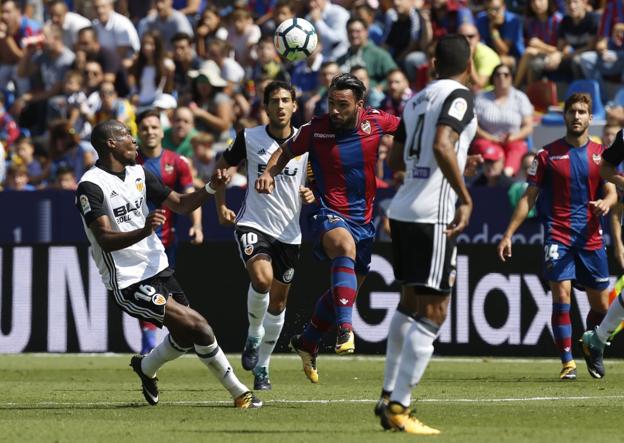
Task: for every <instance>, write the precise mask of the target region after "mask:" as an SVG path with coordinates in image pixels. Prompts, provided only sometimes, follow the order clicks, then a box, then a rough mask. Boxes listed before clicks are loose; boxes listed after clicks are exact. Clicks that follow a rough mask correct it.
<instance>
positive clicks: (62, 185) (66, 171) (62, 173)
mask: <svg viewBox="0 0 624 443" xmlns="http://www.w3.org/2000/svg"><path fill="white" fill-rule="evenodd" d="M53 187H54V188H56V189H61V190H63V191H75V190H76V188H78V183H77V182H76V175H75V174H74V171H73V169H71V168H70V167H67V166H61V167H60V168H58V169H57V171H56V179H55V180H54V185H53Z"/></svg>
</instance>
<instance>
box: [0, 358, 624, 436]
mask: <svg viewBox="0 0 624 443" xmlns="http://www.w3.org/2000/svg"><path fill="white" fill-rule="evenodd" d="M229 357H230V361H231V362H232V363H233V364H234V367H235V370H236V371H237V374H238V376H239V377H240V378H241V379H242V380H243V381H244V382H246V383H248V385H251V384H252V380H251V375H250V373H247V372H245V371H243V370H242V369H241V368H240V363H239V356H238V355H231V356H229ZM129 360H130V356H129V355H115V356H101V355H90V356H76V355H52V356H47V355H8V356H7V355H5V356H1V357H0V441H2V442H31V441H45V442H90V441H101V442H107V443H120V442H151V443H154V442H158V443H160V442H176V443H180V442H186V441H192V442H206V441H214V442H253V443H256V442H279V441H280V440H281V442H282V443H289V442H307V441H309V442H315V443H329V442H336V443H346V442H390V441H392V442H395V441H396V442H402V441H413V440H415V439H417V440H419V441H424V440H431V441H435V442H439V443H442V442H458V441H461V442H463V443H469V442H475V443H476V442H540V441H551V442H556V441H591V442H592V443H597V442H607V441H609V442H613V441H621V439H622V438H623V437H622V432H623V430H622V427H621V417H622V413H624V406H623V405H624V361H618V360H611V361H608V362H607V365H606V368H607V377H606V378H605V379H604V380H594V379H592V378H590V376H589V375H588V374H587V371H586V369H585V364H584V362H583V361H578V360H577V364H578V365H579V367H578V380H576V381H573V382H560V381H559V380H558V373H559V369H560V364H559V363H558V362H557V361H555V360H526V359H519V360H510V359H504V360H503V359H434V360H433V361H432V363H431V364H430V366H429V368H428V370H427V373H426V374H425V377H424V379H423V380H422V382H421V384H420V386H419V387H417V388H416V389H415V391H414V397H415V399H416V400H417V403H416V404H417V416H418V418H420V419H421V420H422V421H423V422H424V423H426V424H428V425H430V426H433V427H436V428H439V429H441V430H442V434H441V435H439V436H434V437H417V436H412V435H406V434H399V433H392V432H384V431H383V430H382V429H381V427H380V426H379V422H378V420H376V418H375V417H374V415H373V405H374V402H375V401H376V399H377V396H378V394H379V391H380V387H381V380H382V374H383V359H382V358H380V357H374V358H364V357H345V358H337V357H333V356H332V357H330V356H326V355H321V356H320V357H319V360H318V367H319V374H320V379H321V383H320V384H319V385H312V384H310V383H309V382H308V381H307V379H306V378H305V376H304V374H303V372H302V370H301V367H300V362H299V359H298V358H296V357H290V356H287V357H281V356H277V357H275V358H274V359H273V361H272V370H271V380H272V382H273V390H272V391H269V392H260V393H259V394H258V395H259V396H260V397H261V398H262V399H263V400H264V401H265V406H264V407H263V408H262V409H259V410H248V411H240V410H236V409H234V408H233V407H232V401H231V400H230V398H229V397H228V395H227V393H226V392H225V391H224V390H223V389H222V388H221V386H220V385H218V384H217V383H216V382H215V380H214V379H213V378H212V376H211V374H210V372H209V371H208V369H207V368H206V367H205V366H203V365H202V364H201V363H200V362H199V361H198V360H197V359H196V358H193V357H191V356H187V357H184V358H181V359H178V360H176V361H174V362H172V363H169V364H168V365H167V366H165V368H163V369H162V370H161V371H160V373H159V378H160V389H161V395H160V404H159V405H158V406H155V407H151V406H148V405H147V404H146V403H145V401H144V400H143V397H142V395H141V392H140V388H139V386H140V385H139V380H138V378H137V377H136V375H135V374H134V373H133V372H132V370H131V369H130V368H129V367H128V363H129Z"/></svg>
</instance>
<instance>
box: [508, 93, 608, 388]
mask: <svg viewBox="0 0 624 443" xmlns="http://www.w3.org/2000/svg"><path fill="white" fill-rule="evenodd" d="M591 109H592V101H591V97H590V96H589V95H588V94H584V93H582V94H573V95H571V96H570V97H569V98H568V99H567V100H566V102H565V106H564V119H565V124H566V135H565V137H564V138H561V139H559V140H556V141H554V142H553V143H551V144H549V145H546V146H545V147H544V149H542V150H541V151H539V152H538V153H537V156H536V158H535V160H534V161H533V165H532V166H531V168H530V169H529V171H528V182H529V187H528V188H527V190H526V191H525V193H524V195H523V196H522V198H521V199H520V201H519V202H518V205H517V206H516V210H515V211H514V213H513V215H512V217H511V221H510V222H509V226H508V227H507V230H506V231H505V234H504V236H503V239H502V240H501V241H500V243H499V244H498V254H499V256H500V258H501V260H503V261H505V260H506V259H508V258H510V257H511V238H512V236H513V234H514V232H515V231H516V229H518V227H519V226H520V224H521V223H522V222H523V221H524V219H525V218H526V216H527V214H528V212H529V210H530V209H531V208H532V207H533V205H534V204H535V201H536V199H537V197H538V195H539V197H540V198H539V201H538V204H539V209H540V213H541V215H542V217H543V218H544V223H545V232H546V233H547V234H546V238H544V252H545V256H544V265H545V266H544V274H545V276H546V278H547V280H548V283H549V285H550V289H551V292H552V297H553V310H552V329H553V335H554V337H555V343H556V345H557V348H558V349H559V354H560V357H561V363H562V365H563V368H562V369H561V372H560V374H559V378H560V379H562V380H573V379H575V378H576V363H575V362H574V360H573V358H572V352H571V347H572V326H571V324H570V298H571V292H572V281H576V282H578V283H579V284H580V285H582V286H583V287H584V288H585V291H586V292H587V297H588V299H589V304H590V307H591V309H590V311H589V314H588V315H587V328H588V329H592V328H593V327H594V326H596V325H598V324H600V322H601V321H602V319H603V317H604V315H605V313H606V312H607V308H608V306H609V302H608V300H609V291H608V287H609V268H608V264H607V254H606V251H605V246H604V242H603V238H602V229H601V227H600V217H602V216H603V215H605V214H607V213H608V212H609V209H610V208H611V206H613V205H614V204H615V203H616V201H617V194H616V190H615V186H614V185H613V184H611V183H606V182H604V181H603V180H602V179H601V178H600V164H601V161H602V153H603V151H604V147H603V146H602V145H600V144H598V143H594V142H593V141H591V140H590V139H589V124H590V122H591V119H592V115H591Z"/></svg>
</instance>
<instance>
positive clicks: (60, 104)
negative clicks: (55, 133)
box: [48, 70, 93, 139]
mask: <svg viewBox="0 0 624 443" xmlns="http://www.w3.org/2000/svg"><path fill="white" fill-rule="evenodd" d="M49 104H50V110H49V113H48V114H49V115H50V117H51V119H67V120H69V123H70V125H71V126H72V127H73V128H74V129H75V130H76V132H78V134H80V138H82V139H86V138H88V137H89V136H90V134H91V125H90V124H89V122H88V120H89V119H90V118H92V117H93V113H92V112H91V109H90V108H89V104H88V101H87V94H86V93H85V88H84V87H83V75H82V73H80V72H78V71H72V70H70V71H67V72H66V73H65V77H64V78H63V93H62V95H57V96H55V97H52V98H51V99H50V102H49Z"/></svg>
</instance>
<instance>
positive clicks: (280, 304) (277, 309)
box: [267, 299, 286, 315]
mask: <svg viewBox="0 0 624 443" xmlns="http://www.w3.org/2000/svg"><path fill="white" fill-rule="evenodd" d="M284 309H286V300H285V299H284V300H271V302H270V303H269V307H268V309H267V310H268V311H269V313H270V314H271V315H280V314H281V313H282V312H284Z"/></svg>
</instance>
